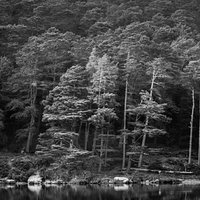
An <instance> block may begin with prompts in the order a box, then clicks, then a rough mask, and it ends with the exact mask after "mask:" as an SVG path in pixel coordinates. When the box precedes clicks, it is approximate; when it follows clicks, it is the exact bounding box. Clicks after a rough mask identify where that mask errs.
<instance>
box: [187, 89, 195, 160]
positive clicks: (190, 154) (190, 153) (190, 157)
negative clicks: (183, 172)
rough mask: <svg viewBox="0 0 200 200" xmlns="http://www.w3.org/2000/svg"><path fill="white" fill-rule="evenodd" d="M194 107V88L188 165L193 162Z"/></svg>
mask: <svg viewBox="0 0 200 200" xmlns="http://www.w3.org/2000/svg"><path fill="white" fill-rule="evenodd" d="M194 107H195V102H194V88H192V111H191V120H190V141H189V157H188V164H191V160H192V136H193V120H194Z"/></svg>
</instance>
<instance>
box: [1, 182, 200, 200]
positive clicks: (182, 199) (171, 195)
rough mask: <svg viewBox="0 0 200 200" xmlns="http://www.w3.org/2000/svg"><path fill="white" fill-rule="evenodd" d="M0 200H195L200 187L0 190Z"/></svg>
mask: <svg viewBox="0 0 200 200" xmlns="http://www.w3.org/2000/svg"><path fill="white" fill-rule="evenodd" d="M0 199H1V200H197V199H200V186H167V185H163V186H141V185H134V186H128V185H122V186H110V187H108V186H103V187H99V186H63V187H62V186H59V187H40V186H31V187H26V186H20V187H15V188H9V187H0Z"/></svg>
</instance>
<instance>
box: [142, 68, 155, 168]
mask: <svg viewBox="0 0 200 200" xmlns="http://www.w3.org/2000/svg"><path fill="white" fill-rule="evenodd" d="M155 79H156V73H155V70H154V71H153V76H152V80H151V88H150V95H149V101H151V100H152V96H153V88H154V83H155ZM148 125H149V117H148V116H147V117H146V121H145V126H144V129H143V130H144V133H143V138H142V145H141V148H142V150H141V152H140V157H139V162H138V167H139V168H140V167H141V166H142V159H143V154H144V147H145V143H146V137H147V131H146V129H147V126H148Z"/></svg>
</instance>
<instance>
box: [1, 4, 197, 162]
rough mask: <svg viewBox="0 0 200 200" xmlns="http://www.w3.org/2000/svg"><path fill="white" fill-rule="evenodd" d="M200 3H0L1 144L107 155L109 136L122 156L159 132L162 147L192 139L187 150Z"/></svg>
mask: <svg viewBox="0 0 200 200" xmlns="http://www.w3.org/2000/svg"><path fill="white" fill-rule="evenodd" d="M199 9H200V7H199V3H198V1H188V0H178V1H172V0H140V1H139V0H135V1H126V0H120V1H110V0H102V1H79V0H76V1H62V0H58V1H56V2H55V1H52V0H44V1H37V0H34V1H26V0H23V1H22V0H15V1H10V2H9V4H8V2H7V1H5V0H0V135H1V137H2V138H3V140H1V142H0V148H2V149H3V148H5V149H8V150H12V151H18V152H19V151H21V150H23V149H25V148H26V151H27V152H31V151H32V152H34V151H35V147H36V146H37V152H40V153H41V152H42V151H43V150H44V152H46V153H47V152H49V153H51V151H52V148H58V149H59V148H61V149H62V148H64V150H63V152H66V151H68V150H69V148H70V147H69V146H64V143H62V142H61V141H65V140H66V141H68V143H69V144H72V143H73V145H72V146H73V148H75V147H77V148H84V149H85V150H86V149H87V150H88V149H89V150H93V153H97V152H98V155H100V157H101V158H103V155H104V154H105V160H106V157H107V152H106V151H104V150H103V149H108V148H109V145H108V136H107V137H104V135H105V134H107V135H109V134H110V135H114V136H119V138H121V139H122V138H123V139H124V141H123V144H126V145H123V150H122V148H121V147H120V145H119V147H116V149H117V150H120V151H121V152H122V151H123V158H125V153H126V151H127V149H128V148H129V146H131V145H135V143H134V144H132V142H131V140H132V139H135V141H138V144H139V143H140V142H142V146H141V147H137V148H136V149H139V150H140V153H141V155H140V161H141V156H142V155H143V150H144V148H146V146H152V145H153V144H152V143H151V140H150V141H149V140H147V141H146V137H147V136H148V137H149V136H155V135H157V134H159V135H162V136H160V137H162V138H163V140H162V141H161V145H164V144H165V145H166V144H167V145H177V146H179V147H181V148H188V141H190V142H189V144H190V153H191V151H192V150H193V149H192V145H191V144H192V142H193V144H194V145H193V146H194V147H195V146H196V145H197V144H198V143H197V140H196V138H197V137H198V136H197V135H198V129H197V128H196V129H194V130H193V129H192V127H198V123H199V122H198V120H197V118H198V117H199V116H200V114H199V112H197V111H196V108H198V107H195V106H196V103H195V101H196V99H197V94H198V93H199V64H200V57H199V55H200V47H199V45H200V37H199V36H200V34H199V30H200V29H199V27H200V20H199V19H200V14H199V12H198V10H199ZM191 94H192V96H191ZM191 97H192V112H191ZM169 118H170V119H171V120H169ZM165 122H168V123H165ZM189 124H190V126H189ZM123 125H124V126H123ZM54 128H55V132H54V131H53V130H54ZM49 129H50V130H51V129H52V132H51V131H50V132H49ZM53 132H54V133H53ZM166 132H168V141H166V140H165V138H166V136H163V134H164V133H166ZM189 132H190V134H189ZM57 133H62V134H57ZM120 133H122V134H120ZM102 135H103V136H102ZM141 135H142V137H143V139H142V140H141ZM46 136H47V138H46ZM48 136H49V138H48ZM101 136H102V137H101ZM120 136H125V137H120ZM191 136H192V137H191ZM131 137H132V139H130V138H131ZM105 138H106V139H105ZM113 138H115V137H113ZM121 139H120V141H121ZM45 140H46V141H45ZM71 140H72V141H71ZM99 140H101V141H100V142H101V145H100V146H101V149H98V141H99ZM47 141H49V144H48V143H46V142H47ZM58 141H59V142H58ZM115 141H117V140H115ZM66 143H67V142H66ZM146 144H147V145H146ZM46 145H47V146H46ZM52 145H53V146H52ZM56 145H58V146H59V147H58V146H56ZM115 146H116V145H115ZM58 149H57V150H58ZM57 150H55V152H56V151H57ZM53 151H54V150H53ZM101 160H102V159H101ZM199 160H200V159H199ZM105 163H106V162H105ZM124 163H125V162H124ZM140 165H141V162H140Z"/></svg>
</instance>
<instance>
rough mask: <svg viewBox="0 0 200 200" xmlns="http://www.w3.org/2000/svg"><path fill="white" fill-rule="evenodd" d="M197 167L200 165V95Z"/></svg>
mask: <svg viewBox="0 0 200 200" xmlns="http://www.w3.org/2000/svg"><path fill="white" fill-rule="evenodd" d="M198 165H200V93H199V149H198Z"/></svg>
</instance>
